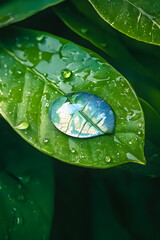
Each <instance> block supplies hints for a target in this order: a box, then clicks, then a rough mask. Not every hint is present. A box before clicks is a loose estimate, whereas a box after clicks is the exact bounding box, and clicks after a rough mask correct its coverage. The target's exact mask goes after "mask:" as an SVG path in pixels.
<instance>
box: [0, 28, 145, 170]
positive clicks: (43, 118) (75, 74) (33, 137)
mask: <svg viewBox="0 0 160 240" xmlns="http://www.w3.org/2000/svg"><path fill="white" fill-rule="evenodd" d="M0 49H1V50H0V59H1V62H0V64H1V68H0V69H1V70H0V79H1V80H2V81H1V98H0V102H1V105H0V108H1V113H2V115H3V117H4V118H5V119H6V120H7V121H8V122H9V123H10V124H11V125H12V127H13V128H15V127H16V126H18V125H20V124H22V123H25V124H24V125H25V126H26V123H28V128H26V129H17V128H15V130H16V131H17V132H18V133H19V134H20V135H21V136H22V137H23V138H24V139H25V140H26V141H28V142H29V143H31V144H32V145H34V146H35V147H36V148H38V149H39V150H41V151H43V152H45V153H47V154H49V155H51V156H53V157H55V158H58V159H60V160H62V161H65V162H68V163H71V164H75V165H79V166H88V167H96V168H107V167H112V166H116V165H119V164H122V163H125V162H130V161H131V162H137V163H141V164H144V163H145V158H144V155H143V147H144V117H143V112H142V109H141V106H140V104H139V102H138V99H137V96H136V94H135V92H134V91H133V89H132V87H131V86H130V84H129V83H128V82H127V80H126V79H125V78H124V77H123V76H122V75H121V74H120V73H118V72H117V71H116V70H115V69H114V68H113V67H112V66H110V65H109V64H108V63H107V62H106V61H105V60H104V59H102V58H101V57H99V56H98V55H96V54H95V53H93V52H91V51H90V50H87V49H83V48H81V47H79V46H77V45H75V44H73V43H71V42H69V41H67V40H64V39H59V38H57V37H54V36H53V35H49V34H46V33H42V32H36V31H32V30H25V29H12V30H11V29H10V31H8V30H7V31H5V30H4V31H3V39H1V41H0ZM64 69H69V70H70V71H71V72H72V74H71V76H70V77H69V78H68V79H65V78H64V77H63V75H62V74H61V73H62V71H63V70H64ZM71 92H72V93H73V92H88V93H92V94H94V95H96V96H98V97H100V98H102V100H104V101H106V102H107V103H108V104H109V105H110V106H111V108H112V110H113V112H114V114H115V118H116V126H115V132H114V134H112V135H103V136H100V137H95V138H92V139H79V138H73V137H69V136H67V135H65V134H64V133H61V132H60V131H59V130H58V129H56V128H55V127H54V125H53V124H52V122H51V120H50V118H49V107H50V106H51V104H52V102H53V101H54V100H56V99H57V98H59V97H61V96H65V95H66V94H68V93H71Z"/></svg>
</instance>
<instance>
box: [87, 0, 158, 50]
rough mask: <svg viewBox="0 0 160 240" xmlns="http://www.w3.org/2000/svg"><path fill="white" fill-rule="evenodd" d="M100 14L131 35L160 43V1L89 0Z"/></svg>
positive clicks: (142, 39) (112, 24) (141, 39)
mask: <svg viewBox="0 0 160 240" xmlns="http://www.w3.org/2000/svg"><path fill="white" fill-rule="evenodd" d="M89 1H90V2H91V3H92V5H93V6H94V8H95V9H96V11H97V12H98V13H99V15H100V16H101V17H102V18H103V19H104V20H105V21H107V22H108V23H109V24H110V25H111V26H113V27H114V28H116V29H117V30H119V31H120V32H123V33H124V34H126V35H127V36H129V37H132V38H135V39H137V40H140V41H144V42H147V43H152V44H156V45H160V19H159V12H160V1H158V0H156V1H155V0H150V1H145V0H142V1H137V0H125V1H124V0H113V1H110V0H89Z"/></svg>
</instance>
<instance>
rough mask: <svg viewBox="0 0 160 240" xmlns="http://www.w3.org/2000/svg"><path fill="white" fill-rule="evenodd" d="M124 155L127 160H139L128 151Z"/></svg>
mask: <svg viewBox="0 0 160 240" xmlns="http://www.w3.org/2000/svg"><path fill="white" fill-rule="evenodd" d="M126 156H127V158H128V159H129V160H133V161H139V160H138V158H136V157H135V156H133V154H132V153H129V152H128V153H127V154H126Z"/></svg>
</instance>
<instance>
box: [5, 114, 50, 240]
mask: <svg viewBox="0 0 160 240" xmlns="http://www.w3.org/2000/svg"><path fill="white" fill-rule="evenodd" d="M0 131H1V140H2V139H3V141H1V146H0V151H1V158H0V205H1V208H0V239H12V240H21V239H24V240H28V239H35V240H39V239H44V240H48V239H49V236H50V231H51V224H52V218H53V207H54V173H53V160H52V159H51V158H49V157H48V156H45V155H44V154H42V153H40V152H39V151H36V149H34V148H33V147H31V146H30V145H29V144H27V143H26V142H25V141H24V140H23V139H21V138H20V137H19V136H18V135H17V134H16V133H15V132H14V131H13V130H12V129H11V127H10V126H9V125H8V123H7V122H6V121H5V120H4V119H3V118H2V117H0ZM42 192H43V194H42ZM39 226H41V227H39Z"/></svg>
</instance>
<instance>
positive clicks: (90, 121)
mask: <svg viewBox="0 0 160 240" xmlns="http://www.w3.org/2000/svg"><path fill="white" fill-rule="evenodd" d="M66 97H67V99H68V100H69V101H70V102H71V103H72V104H75V103H74V102H73V101H72V99H71V98H70V97H68V96H67V95H66ZM87 104H88V103H87ZM87 104H86V105H87ZM75 108H76V106H75ZM77 110H78V112H79V113H81V115H82V116H83V117H84V118H85V119H86V121H88V122H89V123H91V124H92V125H93V127H94V128H96V129H97V130H98V131H100V132H101V133H103V134H104V132H103V131H102V130H101V129H100V128H99V127H98V126H97V125H96V124H95V123H94V122H92V120H91V119H90V118H89V117H88V116H87V115H86V114H85V113H84V112H83V111H82V110H79V109H77Z"/></svg>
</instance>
